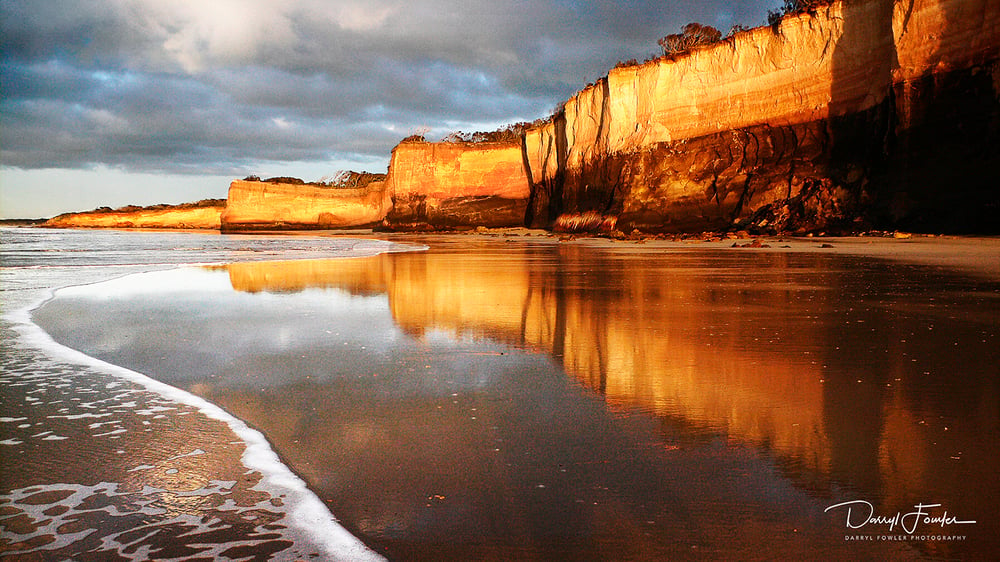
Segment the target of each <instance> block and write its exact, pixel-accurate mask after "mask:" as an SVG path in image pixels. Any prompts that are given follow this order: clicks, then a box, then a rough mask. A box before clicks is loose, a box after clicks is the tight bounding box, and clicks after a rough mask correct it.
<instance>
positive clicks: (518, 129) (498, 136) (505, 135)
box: [441, 119, 549, 143]
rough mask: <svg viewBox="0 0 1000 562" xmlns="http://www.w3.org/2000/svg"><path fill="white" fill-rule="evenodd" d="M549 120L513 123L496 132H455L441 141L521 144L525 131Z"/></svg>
mask: <svg viewBox="0 0 1000 562" xmlns="http://www.w3.org/2000/svg"><path fill="white" fill-rule="evenodd" d="M548 121H549V119H536V120H534V121H530V122H529V121H521V122H519V123H513V124H510V125H504V126H503V127H500V128H499V129H497V130H495V131H486V132H483V131H477V132H475V133H463V132H462V131H455V132H454V133H450V134H448V135H445V137H444V138H442V139H441V142H447V143H484V142H497V143H504V142H520V141H521V137H522V136H524V131H526V130H528V129H530V128H532V127H535V126H538V125H542V124H544V123H546V122H548Z"/></svg>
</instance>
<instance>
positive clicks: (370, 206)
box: [222, 180, 392, 231]
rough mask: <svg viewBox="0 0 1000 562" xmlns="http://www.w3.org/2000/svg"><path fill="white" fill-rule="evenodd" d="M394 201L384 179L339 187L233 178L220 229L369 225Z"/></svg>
mask: <svg viewBox="0 0 1000 562" xmlns="http://www.w3.org/2000/svg"><path fill="white" fill-rule="evenodd" d="M391 204H392V201H391V200H390V198H389V192H388V190H387V189H386V185H385V182H381V181H373V182H371V183H369V184H368V185H367V186H365V187H359V188H341V187H326V186H321V185H313V184H291V183H279V182H263V181H249V180H236V181H234V182H232V183H231V184H230V185H229V198H228V200H227V203H226V210H225V212H223V213H222V230H223V231H241V230H302V229H336V228H353V227H371V226H373V225H375V224H376V223H379V222H380V221H381V220H382V219H383V218H384V217H385V215H386V213H387V212H388V210H389V207H390V206H391Z"/></svg>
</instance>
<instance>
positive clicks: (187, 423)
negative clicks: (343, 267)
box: [0, 228, 413, 560]
mask: <svg viewBox="0 0 1000 562" xmlns="http://www.w3.org/2000/svg"><path fill="white" fill-rule="evenodd" d="M401 249H413V248H403V247H402V246H399V245H395V244H392V243H388V242H382V241H376V240H352V239H343V238H340V239H330V238H318V237H295V236H291V237H268V236H235V237H230V236H220V235H218V234H211V233H170V232H157V233H149V232H122V231H59V230H45V229H26V228H4V229H0V265H2V267H0V303H2V304H0V306H2V312H3V316H2V325H0V331H2V337H3V340H2V341H3V354H2V355H3V356H2V359H0V365H2V369H0V388H2V394H0V458H2V463H3V464H2V471H0V530H2V538H0V557H7V556H14V555H24V556H28V558H26V559H34V558H30V557H31V556H40V557H41V558H39V559H46V560H49V559H52V560H63V559H66V560H148V559H151V558H155V559H157V560H170V559H176V560H193V559H204V560H214V559H227V558H229V559H237V560H263V559H273V560H300V559H321V560H327V559H330V560H336V559H343V560H371V559H377V558H378V556H376V555H374V554H373V553H372V552H371V551H370V550H369V549H367V548H366V547H365V546H364V545H362V544H361V543H360V542H359V541H357V539H355V538H354V537H352V536H351V535H350V534H348V533H347V532H346V531H344V530H343V528H342V527H341V526H340V525H338V524H337V523H336V521H335V519H334V518H333V517H332V515H331V514H330V512H329V510H328V509H327V508H326V507H325V506H324V505H323V504H322V502H321V501H320V500H319V499H318V498H317V497H316V496H315V495H314V494H313V493H311V492H310V491H309V490H308V489H307V488H306V487H305V485H304V484H303V482H302V481H301V480H300V479H299V478H298V477H296V476H295V475H294V474H293V473H291V472H290V471H289V470H288V469H287V467H285V466H284V465H283V464H282V463H281V461H280V460H279V459H278V457H277V455H276V454H275V453H274V451H273V450H272V449H271V448H270V446H269V444H268V442H267V440H266V439H265V438H264V437H263V436H262V435H261V434H260V433H259V432H257V431H255V430H253V429H251V428H249V427H248V426H247V425H246V424H244V423H243V422H241V421H240V420H238V419H236V418H234V417H233V416H231V415H229V414H228V413H226V412H225V411H223V410H221V409H220V408H218V407H217V406H215V405H213V404H211V403H208V402H206V401H204V400H202V399H199V398H197V397H196V396H193V395H191V394H189V393H186V392H183V391H181V390H179V389H177V388H175V387H172V386H168V385H165V384H162V383H160V382H157V381H155V380H152V379H150V378H148V377H146V376H145V375H143V374H141V373H138V372H135V371H132V370H129V369H126V368H122V367H120V366H116V365H111V364H108V363H105V362H102V361H100V360H97V359H94V358H92V357H90V356H88V355H85V354H83V353H80V352H78V351H75V350H72V349H68V348H66V347H63V346H61V345H59V344H57V343H56V342H54V341H53V340H52V339H51V338H50V337H49V336H48V334H46V333H45V332H43V331H42V330H41V329H39V328H38V327H37V326H36V325H35V324H34V323H33V322H32V321H31V319H30V311H31V310H32V309H34V308H35V307H37V306H38V304H39V303H41V302H43V301H44V300H46V299H48V298H51V296H52V292H53V291H54V290H57V289H59V288H62V287H67V286H80V285H87V284H89V283H96V282H100V281H106V280H108V279H114V278H118V277H123V276H129V275H134V274H136V273H139V272H149V271H156V270H164V269H170V268H174V267H179V266H184V265H190V264H212V263H227V262H233V261H248V260H260V259H275V258H284V259H298V258H308V257H313V258H315V257H320V256H322V257H327V258H328V257H331V256H340V257H345V258H349V257H357V256H371V255H376V254H378V253H380V252H387V251H399V250H401Z"/></svg>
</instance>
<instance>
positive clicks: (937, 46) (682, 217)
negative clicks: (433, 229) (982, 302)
mask: <svg viewBox="0 0 1000 562" xmlns="http://www.w3.org/2000/svg"><path fill="white" fill-rule="evenodd" d="M998 49H1000V7H998V5H997V4H996V3H995V2H992V1H987V0H901V1H899V2H893V1H892V0H857V1H851V0H849V1H846V2H835V3H832V4H830V5H828V6H824V7H822V8H819V9H817V10H815V11H814V12H812V13H800V14H796V15H792V16H788V17H786V18H784V19H783V20H782V21H781V22H780V23H779V24H776V25H775V26H774V27H763V28H758V29H753V30H750V31H746V32H742V33H738V34H736V35H734V36H732V37H730V38H727V39H726V40H724V41H723V42H721V43H719V44H716V45H713V46H710V47H705V48H700V49H697V50H694V51H692V52H690V53H686V54H682V55H678V56H675V57H674V58H672V59H669V60H668V59H661V60H658V61H653V62H649V63H646V64H643V65H638V66H631V67H623V68H616V69H614V70H612V71H611V72H610V73H609V75H608V76H607V77H606V78H604V79H602V80H600V81H598V83H597V84H596V85H594V86H591V87H588V88H587V89H585V90H583V91H581V92H580V93H578V94H577V95H576V96H574V97H573V98H571V99H570V100H569V101H568V102H566V104H565V105H564V107H563V110H562V111H561V112H559V113H558V114H557V115H556V116H555V117H554V118H553V119H552V121H551V122H550V123H548V124H546V125H544V126H542V127H538V128H535V129H533V130H530V131H528V132H527V134H526V135H525V143H524V145H525V160H526V162H527V164H528V166H529V169H530V171H529V175H530V177H531V179H532V187H533V198H532V202H531V208H530V212H529V214H530V220H531V222H532V223H533V224H534V225H536V226H548V225H551V224H552V222H553V220H554V219H555V217H557V216H559V215H560V214H563V213H580V212H587V211H591V212H597V213H601V214H606V215H614V216H617V217H618V225H619V228H621V229H623V230H628V229H630V228H639V229H643V230H671V231H683V230H698V229H717V228H726V227H729V226H731V225H732V224H733V223H734V222H737V221H741V220H743V221H745V220H747V219H749V218H750V216H751V215H752V214H753V213H754V212H755V211H757V210H758V209H760V208H762V207H764V206H767V205H770V204H775V203H779V204H780V203H781V202H782V201H786V200H792V199H794V198H798V199H799V200H801V199H803V198H805V199H808V198H810V197H815V196H818V195H816V194H821V195H823V196H827V197H832V199H830V200H823V201H820V202H818V203H816V204H811V203H809V202H807V204H806V205H805V206H807V207H809V206H811V207H823V208H837V209H840V210H841V214H840V215H838V216H826V215H821V216H819V217H814V220H811V221H799V222H800V223H802V228H806V229H816V228H822V227H824V226H835V225H836V224H837V223H838V222H840V223H843V222H844V221H851V220H852V219H858V218H861V215H862V214H863V215H864V218H866V219H869V220H872V221H875V222H876V223H887V222H891V223H897V224H909V225H918V224H921V221H922V222H923V223H925V226H927V227H930V226H931V225H932V224H935V225H939V226H940V227H944V228H946V229H953V228H954V227H956V226H958V225H966V226H968V225H969V224H970V221H969V220H968V218H969V217H968V216H967V215H969V214H970V213H971V214H973V215H976V217H974V218H975V220H972V221H971V222H972V223H976V222H978V223H982V224H992V221H990V222H986V221H987V220H989V219H991V216H989V215H992V214H993V213H995V212H996V211H997V200H998V198H997V195H996V193H995V190H994V189H992V185H991V184H989V182H988V179H987V178H989V175H990V174H992V170H995V169H996V163H997V160H998V143H997V142H996V137H997V130H998V124H997V123H998V120H1000V104H998V98H997V91H998V87H997V85H998V83H1000V80H998V78H997V77H998V76H1000V70H998V68H997V60H998ZM965 154H970V155H972V158H968V157H965V156H964V155H965ZM956 184H958V185H957V186H956ZM815 186H822V187H823V188H822V189H815ZM942 204H945V206H944V207H942ZM942 213H947V214H951V215H955V214H962V215H963V218H957V217H955V216H951V217H944V216H942ZM929 214H930V215H936V218H938V219H939V220H937V221H929V220H928V215H929ZM815 219H818V220H815Z"/></svg>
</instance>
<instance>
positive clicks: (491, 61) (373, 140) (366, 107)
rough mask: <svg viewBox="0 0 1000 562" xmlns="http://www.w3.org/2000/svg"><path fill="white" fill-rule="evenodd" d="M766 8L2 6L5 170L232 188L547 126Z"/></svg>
mask: <svg viewBox="0 0 1000 562" xmlns="http://www.w3.org/2000/svg"><path fill="white" fill-rule="evenodd" d="M777 3H778V2H777V0H772V1H770V2H765V1H755V2H749V3H726V2H673V3H670V2H668V3H662V2H632V3H627V4H621V3H606V2H573V1H565V0H563V1H560V0H549V1H541V2H531V3H526V2H521V1H517V2H514V1H509V0H489V1H487V0H473V1H465V2H444V1H438V0H421V1H401V0H400V1H396V0H358V1H355V2H351V1H342V2H324V1H321V0H298V1H295V2H281V3H276V2H272V1H270V0H241V1H238V0H212V1H211V2H207V1H203V0H198V1H195V0H177V1H175V2H159V1H156V0H104V1H98V0H91V1H78V2H75V1H66V0H60V1H53V0H21V1H12V0H0V9H2V22H0V32H2V62H0V80H2V82H0V87H2V95H3V98H2V101H0V112H2V113H0V117H2V127H3V143H2V164H3V165H5V166H14V167H20V168H25V169H33V168H46V167H56V168H76V167H88V166H93V165H98V164H103V165H108V166H117V167H123V168H126V169H131V170H134V171H192V172H199V173H206V172H214V173H226V172H227V171H229V170H237V169H240V168H242V167H244V166H245V165H247V164H248V163H251V162H255V161H309V160H329V159H341V160H351V159H352V158H353V159H358V160H371V157H372V156H376V157H377V156H387V155H388V153H389V151H390V150H391V148H392V146H393V145H395V144H396V142H398V140H399V139H401V138H402V137H404V136H407V135H409V134H412V133H413V132H416V131H419V130H431V131H433V132H435V133H439V132H445V131H447V130H449V129H461V130H466V131H468V130H475V128H476V127H480V126H494V125H497V124H501V123H508V122H513V121H517V120H525V119H535V118H538V117H544V116H545V115H547V113H548V112H550V111H551V109H552V108H553V107H554V106H555V104H556V103H557V102H559V101H562V100H564V99H566V98H567V97H568V96H569V95H571V94H572V93H573V92H574V91H576V90H578V89H579V88H580V87H582V86H583V85H584V84H585V83H586V82H587V81H590V80H594V79H596V78H597V77H599V76H601V75H603V74H605V73H606V72H607V69H608V68H610V67H611V66H613V64H614V63H615V62H616V61H618V60H626V59H629V58H639V59H643V58H646V57H647V56H650V55H653V54H654V53H655V52H656V50H657V47H656V39H658V38H659V37H662V36H663V35H665V34H667V33H673V32H676V31H677V30H678V29H679V28H680V26H681V25H683V24H684V23H686V22H688V21H700V22H702V23H706V24H710V25H715V26H716V27H719V28H720V29H722V30H723V31H727V30H728V28H729V26H731V25H732V24H734V23H742V24H749V25H755V24H759V23H761V21H762V20H763V17H764V14H766V10H767V8H768V7H771V6H773V5H776V4H777Z"/></svg>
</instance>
